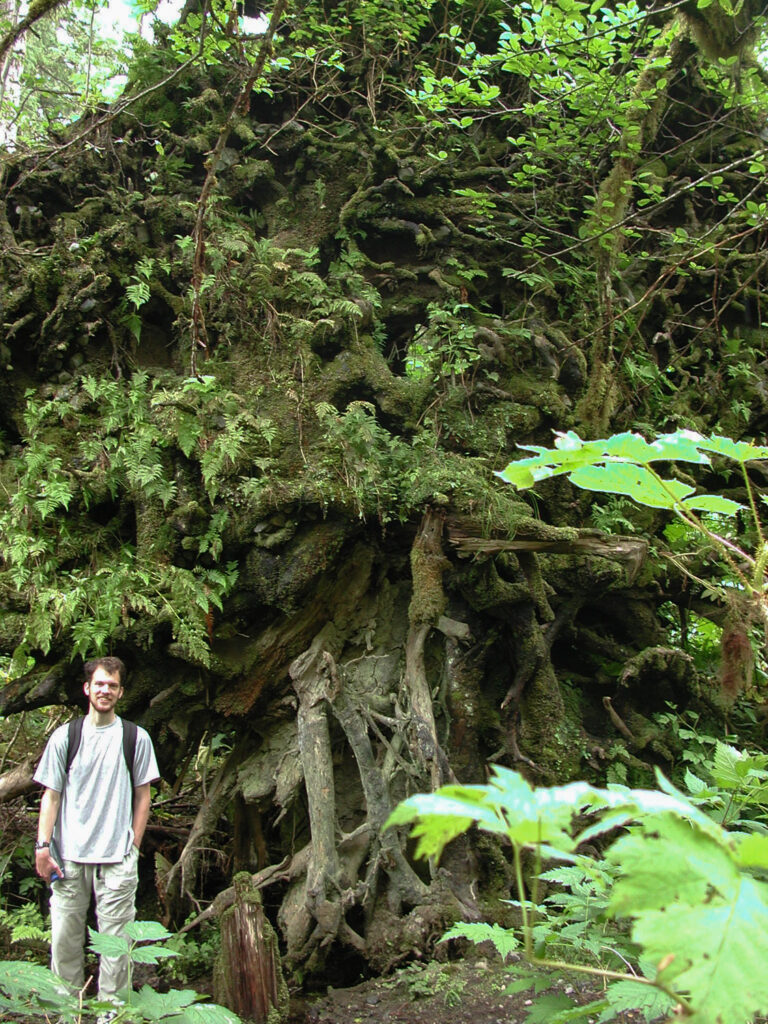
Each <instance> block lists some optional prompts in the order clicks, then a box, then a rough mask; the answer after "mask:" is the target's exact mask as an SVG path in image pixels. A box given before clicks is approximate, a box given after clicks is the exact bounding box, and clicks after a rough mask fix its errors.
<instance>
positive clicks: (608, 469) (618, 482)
mask: <svg viewBox="0 0 768 1024" xmlns="http://www.w3.org/2000/svg"><path fill="white" fill-rule="evenodd" d="M571 481H572V482H573V483H574V484H576V486H577V487H583V488H584V489H585V490H588V491H600V492H601V493H602V494H626V495H628V496H629V497H630V498H634V500H635V501H637V502H639V503H640V504H641V505H649V506H651V507H652V508H669V509H674V508H675V506H676V505H678V504H679V503H680V502H681V501H682V500H683V498H687V497H688V496H689V495H691V494H693V492H694V488H693V487H691V486H689V485H688V484H684V483H682V482H681V481H680V480H661V479H659V477H657V476H656V474H655V473H652V472H651V471H650V470H649V469H646V468H645V466H635V465H632V464H631V463H626V462H616V463H613V462H612V463H609V464H608V465H605V466H587V467H585V468H584V469H577V470H574V472H572V473H571Z"/></svg>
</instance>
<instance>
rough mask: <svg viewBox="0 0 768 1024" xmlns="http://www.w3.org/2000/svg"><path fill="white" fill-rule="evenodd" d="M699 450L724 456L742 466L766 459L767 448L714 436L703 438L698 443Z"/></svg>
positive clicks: (767, 455)
mask: <svg viewBox="0 0 768 1024" xmlns="http://www.w3.org/2000/svg"><path fill="white" fill-rule="evenodd" d="M699 448H701V449H702V450H703V451H708V452H713V453H714V454H716V455H724V456H725V457H726V458H728V459H734V460H735V461H736V462H740V463H741V464H742V465H743V464H744V463H745V462H754V461H755V460H757V459H768V447H766V446H765V445H756V444H752V443H751V442H750V441H732V440H731V439H730V437H722V436H720V435H715V436H714V437H704V438H702V439H701V441H700V442H699Z"/></svg>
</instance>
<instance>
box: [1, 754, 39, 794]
mask: <svg viewBox="0 0 768 1024" xmlns="http://www.w3.org/2000/svg"><path fill="white" fill-rule="evenodd" d="M34 764H35V762H34V760H33V759H32V758H27V760H26V761H24V762H22V764H19V765H16V767H15V768H11V769H10V771H7V772H4V773H3V774H2V775H0V803H3V801H5V800H13V799H14V798H15V797H17V796H24V794H25V793H31V792H32V791H33V790H34V789H35V788H36V786H35V782H34V780H33V778H32V769H33V767H34Z"/></svg>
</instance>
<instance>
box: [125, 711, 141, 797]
mask: <svg viewBox="0 0 768 1024" xmlns="http://www.w3.org/2000/svg"><path fill="white" fill-rule="evenodd" d="M138 731H139V730H138V726H137V725H136V723H135V722H127V721H126V720H125V719H123V757H124V758H125V767H126V768H127V769H128V774H129V775H130V776H131V784H132V785H134V786H135V785H136V780H135V778H134V775H133V762H134V760H135V758H136V735H137V733H138Z"/></svg>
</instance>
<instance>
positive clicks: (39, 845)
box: [35, 841, 51, 850]
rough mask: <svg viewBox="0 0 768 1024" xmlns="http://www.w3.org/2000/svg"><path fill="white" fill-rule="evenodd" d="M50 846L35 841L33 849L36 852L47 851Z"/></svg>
mask: <svg viewBox="0 0 768 1024" xmlns="http://www.w3.org/2000/svg"><path fill="white" fill-rule="evenodd" d="M50 845H51V844H50V843H41V842H39V841H36V842H35V849H36V850H47V849H49V848H50Z"/></svg>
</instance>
